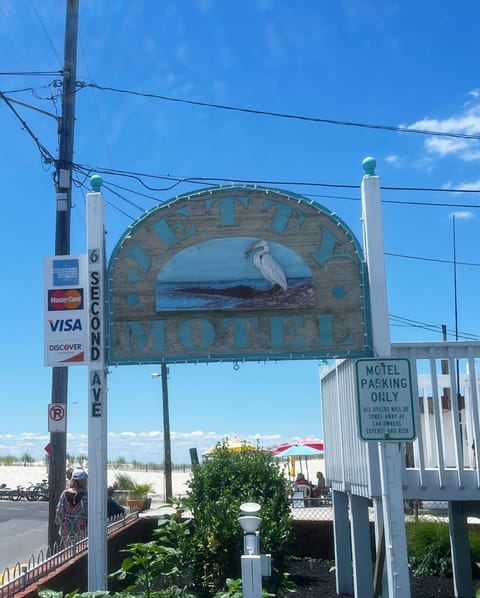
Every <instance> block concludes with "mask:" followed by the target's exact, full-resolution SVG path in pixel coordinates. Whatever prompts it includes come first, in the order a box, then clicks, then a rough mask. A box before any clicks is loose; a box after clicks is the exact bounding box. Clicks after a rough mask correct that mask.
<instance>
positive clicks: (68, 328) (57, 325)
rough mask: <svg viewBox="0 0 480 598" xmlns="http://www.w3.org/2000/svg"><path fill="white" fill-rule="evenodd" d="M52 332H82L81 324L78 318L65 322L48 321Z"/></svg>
mask: <svg viewBox="0 0 480 598" xmlns="http://www.w3.org/2000/svg"><path fill="white" fill-rule="evenodd" d="M48 323H49V324H50V330H51V331H52V332H73V331H74V330H82V322H81V320H80V319H79V318H76V319H74V318H68V319H67V320H48Z"/></svg>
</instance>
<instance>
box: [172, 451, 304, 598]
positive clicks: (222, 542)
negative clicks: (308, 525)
mask: <svg viewBox="0 0 480 598" xmlns="http://www.w3.org/2000/svg"><path fill="white" fill-rule="evenodd" d="M192 474H193V475H192V478H191V480H190V481H189V483H188V485H189V491H188V493H187V498H186V499H185V500H184V504H185V506H186V507H187V508H190V509H191V511H192V513H193V517H194V519H193V526H192V536H191V538H188V541H187V542H182V547H181V550H182V553H183V555H184V557H185V558H186V561H187V562H188V563H189V567H190V569H191V575H192V587H193V590H194V592H196V595H198V596H210V595H212V594H213V593H214V592H215V591H218V590H220V589H221V588H224V587H225V585H226V580H227V578H230V579H238V578H239V577H241V569H240V562H241V560H240V556H241V554H242V553H243V533H242V530H241V528H240V525H239V523H238V517H239V516H240V515H241V513H240V505H241V504H242V503H244V502H256V503H259V504H260V506H261V512H260V517H261V518H262V524H261V527H260V539H261V552H262V553H265V554H268V553H270V554H271V555H272V579H271V582H272V585H273V586H275V584H278V583H279V580H280V579H281V577H282V575H283V572H284V571H285V568H286V557H287V552H288V544H289V540H290V534H291V529H292V522H291V517H290V514H289V504H288V494H287V481H286V480H285V478H284V476H283V474H282V473H281V471H280V467H279V465H278V462H277V461H276V459H275V458H274V457H273V456H272V455H271V454H270V453H267V452H264V451H261V450H251V449H249V448H246V447H245V448H242V449H240V450H237V451H231V450H229V449H228V447H227V446H226V444H223V445H218V446H217V448H216V450H215V451H214V452H213V455H212V457H211V458H209V459H208V460H207V461H206V462H204V463H202V464H199V465H195V466H194V467H193V468H192Z"/></svg>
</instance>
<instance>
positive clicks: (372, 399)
mask: <svg viewBox="0 0 480 598" xmlns="http://www.w3.org/2000/svg"><path fill="white" fill-rule="evenodd" d="M356 383H357V399H358V412H359V425H360V438H361V439H362V440H375V441H396V442H400V441H406V440H413V439H414V438H415V421H414V413H413V395H412V383H411V374H410V362H409V361H408V359H358V360H357V362H356Z"/></svg>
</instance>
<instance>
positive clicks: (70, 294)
mask: <svg viewBox="0 0 480 598" xmlns="http://www.w3.org/2000/svg"><path fill="white" fill-rule="evenodd" d="M70 309H83V289H62V290H55V291H53V290H49V291H48V311H64V310H70Z"/></svg>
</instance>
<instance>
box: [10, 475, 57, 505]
mask: <svg viewBox="0 0 480 598" xmlns="http://www.w3.org/2000/svg"><path fill="white" fill-rule="evenodd" d="M48 494H49V490H48V482H47V480H42V481H41V482H39V483H37V484H32V483H31V484H30V485H29V486H28V487H27V488H25V487H23V486H17V489H16V490H10V493H9V495H8V497H9V498H10V500H21V499H22V498H25V499H26V500H29V501H37V500H48Z"/></svg>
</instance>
